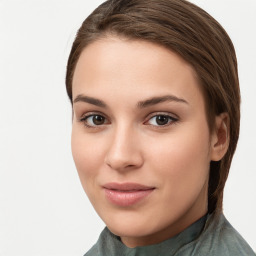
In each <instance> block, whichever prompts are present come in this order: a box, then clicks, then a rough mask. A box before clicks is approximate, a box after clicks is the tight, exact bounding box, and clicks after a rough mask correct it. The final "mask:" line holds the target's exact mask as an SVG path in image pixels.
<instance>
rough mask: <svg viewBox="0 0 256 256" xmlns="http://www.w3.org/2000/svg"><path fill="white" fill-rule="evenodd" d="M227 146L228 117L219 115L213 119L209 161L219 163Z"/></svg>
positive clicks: (222, 114) (223, 114)
mask: <svg viewBox="0 0 256 256" xmlns="http://www.w3.org/2000/svg"><path fill="white" fill-rule="evenodd" d="M228 146H229V116H228V114H227V113H226V112H225V113H221V114H220V115H218V116H216V117H215V128H214V130H213V133H212V141H211V160H212V161H219V160H221V159H222V158H223V157H224V155H225V154H226V152H227V150H228Z"/></svg>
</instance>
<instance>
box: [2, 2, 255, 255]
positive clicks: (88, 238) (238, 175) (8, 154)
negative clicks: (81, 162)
mask: <svg viewBox="0 0 256 256" xmlns="http://www.w3.org/2000/svg"><path fill="white" fill-rule="evenodd" d="M102 2H103V1H100V0H93V1H92V0H90V1H88V0H76V1H73V0H59V1H58V0H40V1H39V0H20V1H19V0H0V33H1V34H0V159H1V160H0V255H1V256H14V255H19V256H32V255H33V256H41V255H42V256H51V255H52V256H57V255H61V256H67V255H69V256H70V255H83V254H84V253H85V252H86V251H87V250H88V249H89V248H90V247H91V246H92V245H93V244H94V243H95V242H96V240H97V238H98V235H99V233H100V231H101V230H102V228H103V227H104V224H103V223H102V221H101V220H100V219H99V217H98V216H97V215H96V213H95V212H94V210H93V208H92V206H91V205H90V203H89V201H88V199H87V198H86V196H85V194H84V192H83V190H82V187H81V185H80V182H79V179H78V176H77V173H76V169H75V166H74V163H73V160H72V156H71V150H70V133H71V107H70V104H69V101H68V98H67V96H66V92H65V83H64V82H65V81H64V78H65V67H66V61H67V58H68V55H69V51H70V48H71V44H72V41H73V39H74V36H75V33H76V31H77V29H78V28H79V26H80V24H81V22H82V21H83V20H84V19H85V18H86V16H87V15H88V14H89V13H90V12H91V11H92V10H93V9H95V8H96V7H97V6H98V5H99V4H100V3H102ZM192 2H194V3H197V4H198V5H199V6H201V7H202V8H204V9H205V10H206V11H208V12H209V13H210V14H212V15H213V16H214V17H215V18H216V19H217V20H218V21H219V22H220V23H221V24H222V25H223V27H224V28H225V29H226V30H227V32H228V33H229V35H230V37H231V39H232V40H233V43H234V45H235V48H236V50H237V57H238V62H239V75H240V84H241V93H242V120H241V136H240V141H239V144H238V149H237V152H236V155H235V157H234V160H233V164H232V168H231V172H230V177H229V179H228V182H227V186H226V190H225V200H224V212H225V214H226V216H227V218H228V219H229V220H230V222H231V223H232V224H233V226H235V228H236V229H237V230H238V231H239V232H240V233H241V234H242V235H243V236H244V238H245V239H246V240H247V241H248V243H249V244H250V245H251V246H252V248H253V249H254V250H256V236H255V231H254V230H255V228H256V218H255V216H256V203H255V197H256V185H255V184H256V168H255V157H256V156H255V155H256V118H255V112H256V102H255V94H256V86H255V73H256V64H255V60H256V51H255V45H256V36H255V27H256V16H255V13H256V1H255V0H243V1H242V0H236V1H235V0H232V1H231V0H207V1H205V0H193V1H192Z"/></svg>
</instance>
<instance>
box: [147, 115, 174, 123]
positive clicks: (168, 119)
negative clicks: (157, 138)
mask: <svg viewBox="0 0 256 256" xmlns="http://www.w3.org/2000/svg"><path fill="white" fill-rule="evenodd" d="M176 121H178V119H177V118H175V117H172V116H170V115H155V116H153V117H151V118H150V119H149V120H148V122H147V123H148V124H150V125H153V126H167V125H170V124H172V123H174V122H176Z"/></svg>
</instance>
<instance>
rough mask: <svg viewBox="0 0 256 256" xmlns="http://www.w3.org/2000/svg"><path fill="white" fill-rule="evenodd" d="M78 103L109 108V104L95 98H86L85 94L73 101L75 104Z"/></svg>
mask: <svg viewBox="0 0 256 256" xmlns="http://www.w3.org/2000/svg"><path fill="white" fill-rule="evenodd" d="M76 102H86V103H89V104H92V105H95V106H98V107H101V108H107V104H106V103H105V102H104V101H102V100H99V99H96V98H93V97H89V96H85V95H83V94H79V95H77V97H76V98H75V99H74V100H73V103H76Z"/></svg>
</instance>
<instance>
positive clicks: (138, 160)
mask: <svg viewBox="0 0 256 256" xmlns="http://www.w3.org/2000/svg"><path fill="white" fill-rule="evenodd" d="M138 141H139V140H138V134H137V133H136V131H134V130H132V129H129V128H128V127H123V128H118V129H116V130H115V131H114V132H113V134H112V136H111V139H110V143H109V147H108V151H107V153H106V156H105V163H106V164H107V165H108V166H109V167H110V168H111V169H114V170H116V171H128V170H134V169H138V168H140V167H141V166H142V165H143V162H144V160H143V156H142V148H141V147H140V143H138Z"/></svg>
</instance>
